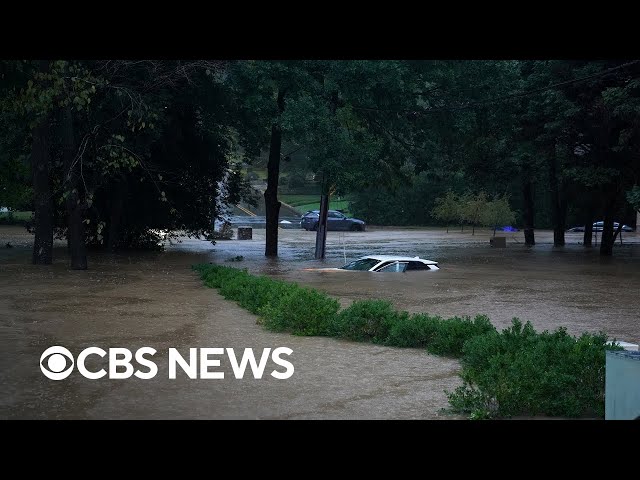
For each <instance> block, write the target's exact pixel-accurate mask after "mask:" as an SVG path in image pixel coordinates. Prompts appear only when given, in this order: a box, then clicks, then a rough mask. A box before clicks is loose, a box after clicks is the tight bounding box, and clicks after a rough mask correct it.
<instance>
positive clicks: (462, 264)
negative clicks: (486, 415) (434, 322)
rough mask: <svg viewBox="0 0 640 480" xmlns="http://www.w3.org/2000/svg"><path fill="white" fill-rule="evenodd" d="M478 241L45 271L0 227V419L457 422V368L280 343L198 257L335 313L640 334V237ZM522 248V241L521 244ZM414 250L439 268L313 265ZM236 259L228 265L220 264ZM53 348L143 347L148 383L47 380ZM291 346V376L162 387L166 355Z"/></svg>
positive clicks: (302, 247)
mask: <svg viewBox="0 0 640 480" xmlns="http://www.w3.org/2000/svg"><path fill="white" fill-rule="evenodd" d="M488 238H489V236H488V234H487V233H486V232H482V233H477V234H476V235H475V236H471V235H470V234H467V232H465V233H464V234H460V233H450V234H446V233H444V232H443V231H439V230H427V231H425V230H410V229H405V230H400V229H383V230H373V231H368V232H363V233H356V232H353V233H351V232H348V233H339V232H329V237H328V248H327V259H326V260H324V261H315V260H313V248H314V241H315V236H314V234H313V233H312V232H305V231H301V230H282V231H281V232H280V257H279V258H278V259H276V260H270V259H266V258H265V257H264V256H263V251H264V230H254V231H253V240H247V241H239V240H229V241H220V242H218V243H217V244H216V245H215V246H212V245H211V244H210V243H208V242H205V241H199V240H189V239H185V240H184V241H183V242H182V243H179V244H175V245H169V246H168V248H167V251H166V252H165V253H162V254H154V253H147V254H132V255H126V254H121V255H91V256H90V258H89V262H90V263H89V265H90V270H88V271H85V272H73V271H69V270H68V269H67V265H66V258H64V253H65V252H64V244H63V243H60V244H58V246H57V247H56V261H55V263H54V265H53V266H51V267H40V266H33V265H30V264H29V262H30V245H31V243H30V242H31V241H32V238H31V236H30V235H27V234H25V233H24V231H23V230H22V229H18V228H13V227H0V240H1V242H0V244H1V245H2V246H4V245H5V243H6V242H7V241H11V244H12V245H13V246H14V248H7V249H5V248H2V250H1V251H0V348H1V349H2V353H1V355H0V384H1V385H2V391H1V393H0V418H291V419H296V418H318V419H322V418H406V419H409V418H457V417H451V416H448V415H447V414H445V413H444V412H443V411H442V409H443V408H446V407H447V401H446V396H445V394H444V393H443V390H444V389H448V390H452V389H454V388H455V386H457V385H458V384H459V380H458V378H457V372H458V369H459V365H458V363H457V361H455V360H451V359H446V358H443V357H436V356H432V355H428V354H427V353H425V352H424V351H422V350H417V349H396V348H388V347H381V346H376V345H368V344H359V343H352V342H346V341H340V340H336V339H329V338H312V337H294V336H290V335H287V334H275V333H271V332H267V331H265V330H264V329H263V328H262V327H260V326H259V325H256V323H255V321H256V318H255V316H253V315H251V314H249V313H248V312H246V311H245V310H243V309H241V308H240V307H238V306H236V305H235V304H234V303H232V302H228V301H226V300H224V299H222V298H221V297H220V296H219V295H218V294H217V293H216V291H215V290H212V289H208V288H204V287H203V286H202V284H201V282H200V280H199V279H198V278H197V276H196V275H195V274H194V273H193V272H192V271H191V269H190V267H191V265H192V264H194V263H200V262H216V263H221V264H226V265H230V266H234V267H239V268H247V269H249V270H250V271H251V272H254V273H258V274H268V275H272V276H274V277H276V278H281V279H286V280H292V281H296V282H299V283H302V284H305V285H309V286H313V287H315V288H318V289H321V290H324V291H326V292H328V293H329V294H331V295H333V296H335V297H336V298H338V299H339V301H340V302H341V304H343V305H348V304H349V303H350V302H351V301H353V300H355V299H361V298H386V299H389V300H391V301H392V302H393V303H394V305H396V306H397V307H398V308H402V309H406V310H409V311H412V312H428V313H431V314H439V315H442V316H452V315H467V314H468V315H475V314H477V313H484V314H487V315H488V316H489V317H490V318H491V320H492V322H493V323H494V324H495V325H497V326H499V327H502V326H506V325H508V324H509V322H510V319H511V318H512V317H514V316H517V317H519V318H521V319H522V320H530V321H531V322H532V323H533V324H534V326H535V327H536V328H537V329H544V328H548V329H553V328H556V327H557V326H561V325H563V326H566V327H567V328H568V329H569V331H570V332H571V333H574V334H578V333H581V332H582V331H585V330H589V331H598V330H605V331H606V332H607V333H609V334H610V335H612V336H616V337H617V338H620V339H623V340H627V341H633V342H635V343H639V341H640V325H639V322H640V236H638V235H637V234H627V235H625V237H624V239H623V241H624V244H623V245H622V246H620V245H619V244H618V246H616V250H615V252H614V254H615V256H614V258H612V259H605V260H602V259H600V258H599V257H598V255H597V250H596V249H593V251H590V252H588V253H585V252H584V251H583V248H582V246H580V245H578V244H577V242H578V241H579V240H581V238H582V237H581V235H580V234H572V235H568V237H567V239H568V241H569V242H571V243H572V244H570V245H568V246H567V247H565V248H564V249H561V250H554V249H553V248H552V246H551V245H550V238H551V237H550V234H549V232H538V233H537V239H538V241H539V243H540V244H539V245H537V246H536V247H534V248H531V249H527V248H525V247H524V246H523V245H522V243H521V242H522V235H521V234H508V236H507V239H508V246H507V248H506V249H493V248H491V247H489V245H488ZM519 242H520V243H519ZM370 253H378V254H383V253H384V254H392V253H395V254H402V255H411V256H413V255H419V256H421V257H422V258H427V259H431V260H436V261H438V262H439V263H440V266H441V270H439V271H437V272H410V273H405V274H401V273H400V274H393V273H391V274H375V273H366V272H365V273H363V272H335V273H330V272H312V271H311V272H310V271H303V268H307V267H314V266H317V267H320V266H330V267H333V266H339V265H341V264H342V263H344V260H345V258H346V260H347V261H349V260H352V259H353V258H355V257H358V256H361V255H365V254H370ZM236 256H242V257H243V260H242V261H239V262H228V260H229V259H231V258H233V257H236ZM52 345H62V346H65V347H67V348H68V349H69V350H70V351H71V352H72V353H73V354H74V355H77V354H78V353H79V352H80V351H81V350H82V349H84V348H87V347H89V346H98V347H101V348H104V349H108V348H109V347H126V348H129V349H131V350H132V351H135V350H136V349H137V348H139V347H142V346H151V347H153V348H155V349H156V350H157V351H158V353H157V357H154V359H155V360H157V362H156V363H157V364H158V367H159V371H158V374H157V375H156V376H155V377H154V378H153V379H150V380H141V379H137V378H134V377H132V378H130V379H126V380H110V379H106V378H104V379H100V380H88V379H86V378H84V377H82V376H80V375H79V374H78V372H77V371H74V372H73V373H72V374H71V375H70V376H69V377H68V378H67V379H65V380H63V381H57V382H56V381H51V380H48V379H46V378H45V377H44V376H43V375H42V373H41V372H40V368H39V366H38V364H39V359H40V354H41V353H42V352H43V351H44V350H45V349H46V348H48V347H50V346H52ZM278 346H287V347H289V348H291V349H292V350H293V352H294V353H293V354H292V356H291V358H290V360H291V362H292V363H293V364H294V366H295V373H294V375H293V376H292V377H291V378H290V379H288V380H276V379H274V378H272V377H271V376H265V377H263V379H260V380H257V379H253V378H252V377H245V378H244V379H242V380H237V379H235V378H233V376H232V373H231V368H230V366H229V365H228V364H227V363H225V362H224V361H223V362H222V366H221V367H220V369H221V370H222V371H224V372H225V374H226V376H225V379H223V380H209V379H189V378H187V377H186V375H182V376H180V375H179V376H178V378H177V379H175V380H169V379H168V375H167V350H168V348H170V347H173V348H177V349H178V350H179V351H180V352H182V353H183V355H185V356H186V355H187V353H186V352H187V351H188V349H189V348H193V347H231V348H237V349H239V348H243V347H252V348H254V350H255V349H262V348H275V347H278Z"/></svg>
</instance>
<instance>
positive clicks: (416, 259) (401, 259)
mask: <svg viewBox="0 0 640 480" xmlns="http://www.w3.org/2000/svg"><path fill="white" fill-rule="evenodd" d="M367 258H371V259H373V260H378V261H380V262H389V261H398V262H409V261H411V262H422V263H425V264H427V265H437V264H438V262H434V261H433V260H425V259H424V258H419V257H402V256H396V255H367V256H366V257H360V258H359V259H358V260H365V259H367Z"/></svg>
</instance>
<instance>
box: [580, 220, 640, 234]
mask: <svg viewBox="0 0 640 480" xmlns="http://www.w3.org/2000/svg"><path fill="white" fill-rule="evenodd" d="M618 225H620V224H619V223H618V222H613V229H614V230H617V229H618ZM603 227H604V221H602V220H600V221H599V222H593V231H594V232H601V231H602V229H603ZM622 231H623V232H633V231H634V230H633V228H631V227H630V226H628V225H622ZM567 232H584V227H583V226H579V227H573V228H570V229H568V230H567Z"/></svg>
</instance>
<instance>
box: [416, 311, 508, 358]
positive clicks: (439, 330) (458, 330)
mask: <svg viewBox="0 0 640 480" xmlns="http://www.w3.org/2000/svg"><path fill="white" fill-rule="evenodd" d="M436 325H437V327H436V330H435V332H434V334H433V337H432V338H431V342H430V343H428V344H427V350H428V351H429V352H431V353H434V354H436V355H448V356H452V357H460V356H462V350H463V347H464V345H465V343H466V342H467V341H468V340H470V339H471V338H474V337H476V336H478V335H484V334H486V333H489V334H490V333H492V332H495V331H496V329H495V327H494V326H493V325H492V324H491V322H490V321H489V318H488V317H486V316H484V315H477V316H476V317H475V318H474V319H473V320H471V318H469V317H463V318H461V317H453V318H449V319H447V320H442V321H440V322H438V323H437V324H436Z"/></svg>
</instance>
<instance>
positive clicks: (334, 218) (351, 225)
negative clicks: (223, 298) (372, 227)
mask: <svg viewBox="0 0 640 480" xmlns="http://www.w3.org/2000/svg"><path fill="white" fill-rule="evenodd" d="M319 218H320V210H309V211H308V212H307V213H305V214H304V215H303V216H302V220H301V221H300V226H301V227H302V228H304V229H305V230H307V231H309V230H314V231H315V230H317V229H318V220H319ZM365 228H366V224H365V223H364V222H363V221H362V220H358V219H357V218H347V216H346V215H345V214H344V213H342V212H339V211H338V210H329V213H328V214H327V230H351V231H354V232H364V230H365Z"/></svg>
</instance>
